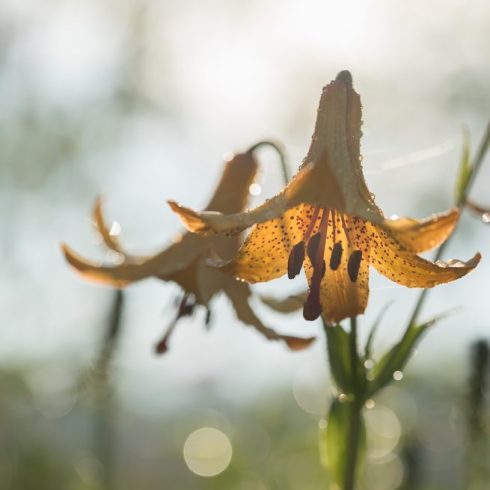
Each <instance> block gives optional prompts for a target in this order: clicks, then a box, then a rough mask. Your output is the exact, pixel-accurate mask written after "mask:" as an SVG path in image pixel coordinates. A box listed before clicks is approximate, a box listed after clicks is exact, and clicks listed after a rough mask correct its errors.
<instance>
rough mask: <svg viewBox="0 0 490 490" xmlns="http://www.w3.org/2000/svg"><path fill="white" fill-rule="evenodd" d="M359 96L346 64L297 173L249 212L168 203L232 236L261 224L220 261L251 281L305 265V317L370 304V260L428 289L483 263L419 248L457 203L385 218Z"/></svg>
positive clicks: (454, 216) (432, 239)
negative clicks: (365, 161)
mask: <svg viewBox="0 0 490 490" xmlns="http://www.w3.org/2000/svg"><path fill="white" fill-rule="evenodd" d="M360 138H361V102H360V97H359V95H358V94H357V93H356V92H355V91H354V89H353V87H352V77H351V74H350V73H349V72H348V71H342V72H340V73H339V74H338V76H337V78H336V79H335V80H334V81H332V82H331V83H330V84H329V85H327V86H326V87H325V88H324V90H323V94H322V96H321V99H320V104H319V109H318V115H317V121H316V126H315V131H314V134H313V138H312V142H311V146H310V149H309V151H308V154H307V156H306V158H305V159H304V161H303V163H302V165H301V166H300V168H299V171H298V173H297V174H296V175H295V177H294V178H293V179H292V180H291V182H290V183H289V184H288V185H287V186H286V187H285V188H284V189H283V190H282V191H281V192H280V193H279V194H278V195H277V196H275V197H273V198H272V199H270V200H268V201H267V202H265V203H264V204H262V205H260V206H258V207H256V208H254V209H252V210H250V211H245V212H239V213H233V214H223V213H222V214H217V213H210V212H208V211H204V212H200V213H199V212H196V211H194V210H192V209H189V208H186V207H183V206H180V205H179V204H177V203H175V202H174V201H169V204H170V206H171V208H172V209H173V210H174V211H175V212H176V213H177V214H178V215H179V216H180V217H181V219H182V221H183V222H184V223H185V225H186V226H187V228H188V229H189V230H191V231H194V232H198V233H202V234H210V233H213V232H217V233H219V234H233V233H237V232H240V231H242V230H244V229H245V228H247V227H249V226H252V225H254V227H253V228H252V231H251V233H250V234H249V236H248V237H247V239H246V241H245V243H244V244H243V245H242V247H241V248H240V250H239V251H238V254H237V255H236V257H235V258H234V259H232V260H231V261H230V260H226V259H225V258H224V257H223V260H221V261H215V264H214V265H215V266H217V267H220V268H221V270H224V271H226V272H229V273H231V274H232V275H234V276H235V277H237V278H240V279H242V280H245V281H248V282H250V283H255V282H262V281H269V280H271V279H275V278H277V277H280V276H282V275H283V274H285V273H286V272H287V273H288V276H289V278H294V277H295V276H296V275H298V274H299V272H300V271H301V269H302V268H303V267H304V271H305V273H306V276H307V279H308V283H309V293H308V295H307V298H306V301H305V303H304V307H303V314H304V317H305V319H307V320H314V319H316V318H318V317H319V316H320V315H323V318H324V319H325V321H326V322H327V323H335V322H339V321H341V320H343V319H345V318H347V317H352V316H355V315H357V314H361V313H363V312H364V310H365V308H366V306H367V302H368V294H369V286H368V278H369V264H372V265H373V266H374V267H375V268H376V269H377V270H378V272H380V273H381V274H383V275H385V276H386V277H387V278H388V279H390V280H392V281H394V282H397V283H398V284H401V285H404V286H407V287H419V288H430V287H433V286H435V285H438V284H441V283H445V282H449V281H452V280H454V279H457V278H459V277H462V276H464V275H465V274H467V273H468V272H469V271H471V270H472V269H473V268H474V267H475V266H476V265H477V264H478V262H479V260H480V255H479V254H476V255H475V256H474V257H473V258H472V259H471V260H470V261H468V262H461V261H457V260H451V261H449V262H437V263H433V262H430V261H428V260H425V259H423V258H421V257H419V256H418V255H417V253H419V252H423V251H425V250H429V249H431V248H434V247H437V246H438V245H440V244H441V243H442V242H444V241H445V240H446V239H447V237H448V236H449V235H450V234H451V232H452V231H453V229H454V226H455V224H456V222H457V220H458V216H459V212H458V210H457V209H453V210H450V211H448V212H446V213H443V214H438V215H433V216H431V217H430V218H428V219H426V220H423V221H418V220H415V219H409V218H398V219H386V218H385V217H384V215H383V213H382V211H381V210H380V209H379V208H378V206H377V205H376V203H375V201H374V196H373V195H372V194H371V193H370V192H369V189H368V187H367V185H366V182H365V180H364V176H363V173H362V165H361V160H362V158H361V155H360Z"/></svg>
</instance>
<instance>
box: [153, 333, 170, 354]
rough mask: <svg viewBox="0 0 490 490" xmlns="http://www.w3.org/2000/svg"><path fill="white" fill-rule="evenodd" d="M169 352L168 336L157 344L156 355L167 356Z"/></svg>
mask: <svg viewBox="0 0 490 490" xmlns="http://www.w3.org/2000/svg"><path fill="white" fill-rule="evenodd" d="M167 351H168V335H165V337H163V339H162V340H160V341H159V342H158V343H157V344H155V354H165V352H167Z"/></svg>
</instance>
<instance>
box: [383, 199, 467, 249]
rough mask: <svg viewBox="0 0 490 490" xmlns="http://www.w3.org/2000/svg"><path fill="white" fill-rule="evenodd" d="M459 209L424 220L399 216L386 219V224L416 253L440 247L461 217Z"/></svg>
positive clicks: (399, 239)
mask: <svg viewBox="0 0 490 490" xmlns="http://www.w3.org/2000/svg"><path fill="white" fill-rule="evenodd" d="M459 214H460V213H459V210H458V209H457V208H454V209H451V210H449V211H447V212H445V213H439V214H434V215H432V216H430V217H429V218H426V219H424V220H416V219H413V218H397V219H390V220H386V221H385V225H386V227H387V228H389V229H390V231H391V232H392V234H393V235H394V236H395V237H396V238H397V239H398V241H400V242H401V243H403V245H404V246H405V247H407V248H408V249H409V250H411V251H412V252H415V253H420V252H425V251H427V250H431V249H433V248H436V247H438V246H439V245H440V244H441V243H443V242H445V241H446V239H447V238H448V237H449V235H451V233H452V232H453V230H454V227H455V226H456V224H457V222H458V219H459Z"/></svg>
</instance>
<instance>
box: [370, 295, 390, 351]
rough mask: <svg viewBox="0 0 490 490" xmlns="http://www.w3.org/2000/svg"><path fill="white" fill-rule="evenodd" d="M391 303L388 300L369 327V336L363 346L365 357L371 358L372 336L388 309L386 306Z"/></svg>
mask: <svg viewBox="0 0 490 490" xmlns="http://www.w3.org/2000/svg"><path fill="white" fill-rule="evenodd" d="M392 304H393V301H390V302H389V303H387V304H386V305H385V306H383V308H382V309H381V311H380V312H379V313H378V316H377V317H376V319H375V320H374V323H373V326H372V327H371V331H370V332H369V336H368V338H367V341H366V346H365V348H364V358H365V359H371V356H372V347H373V341H374V337H375V335H376V331H377V330H378V327H379V326H380V324H381V321H382V320H383V317H384V316H385V314H386V312H387V311H388V308H389V307H390V306H391V305H392Z"/></svg>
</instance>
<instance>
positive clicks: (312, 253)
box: [307, 233, 322, 263]
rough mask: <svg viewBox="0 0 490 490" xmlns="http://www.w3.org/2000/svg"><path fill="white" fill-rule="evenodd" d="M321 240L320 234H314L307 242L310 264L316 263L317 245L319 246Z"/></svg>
mask: <svg viewBox="0 0 490 490" xmlns="http://www.w3.org/2000/svg"><path fill="white" fill-rule="evenodd" d="M321 238H322V235H321V233H315V234H314V235H313V236H312V237H311V238H310V240H309V241H308V247H307V253H308V258H309V259H310V260H311V262H312V263H315V262H316V253H317V251H318V245H320V240H321Z"/></svg>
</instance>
